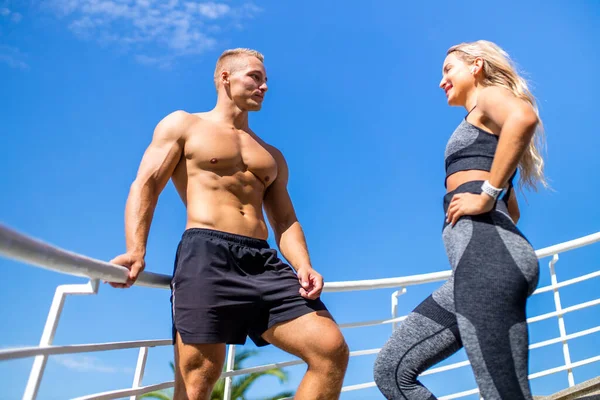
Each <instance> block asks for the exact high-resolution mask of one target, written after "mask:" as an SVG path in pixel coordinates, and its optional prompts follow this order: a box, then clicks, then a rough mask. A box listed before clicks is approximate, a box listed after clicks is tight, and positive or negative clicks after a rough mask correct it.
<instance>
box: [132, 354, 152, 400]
mask: <svg viewBox="0 0 600 400" xmlns="http://www.w3.org/2000/svg"><path fill="white" fill-rule="evenodd" d="M147 359H148V348H147V347H140V352H139V353H138V360H137V365H136V366H135V375H134V376H133V386H132V389H136V388H139V387H140V386H142V380H143V379H144V371H145V369H146V360H147ZM136 399H137V396H136V395H133V396H131V397H129V400H136Z"/></svg>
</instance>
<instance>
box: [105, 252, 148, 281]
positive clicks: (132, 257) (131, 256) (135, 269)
mask: <svg viewBox="0 0 600 400" xmlns="http://www.w3.org/2000/svg"><path fill="white" fill-rule="evenodd" d="M110 263H111V264H115V265H122V266H123V267H125V268H127V269H128V270H129V276H128V277H127V282H125V283H116V282H108V283H109V284H110V286H112V287H114V288H128V287H131V285H133V284H134V282H135V281H136V279H137V278H138V276H139V275H140V273H141V272H142V271H143V270H144V268H145V267H146V262H145V261H144V256H143V255H139V254H136V253H125V254H121V255H119V256H117V257H115V258H113V259H112V260H110Z"/></svg>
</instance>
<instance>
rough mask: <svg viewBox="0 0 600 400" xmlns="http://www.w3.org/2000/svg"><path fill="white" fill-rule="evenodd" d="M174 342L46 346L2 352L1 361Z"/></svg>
mask: <svg viewBox="0 0 600 400" xmlns="http://www.w3.org/2000/svg"><path fill="white" fill-rule="evenodd" d="M172 343H173V342H172V340H170V339H161V340H138V341H132V342H112V343H95V344H72V345H66V346H44V347H39V346H35V347H33V346H32V347H21V348H15V349H4V350H0V361H3V360H12V359H16V358H25V357H33V356H40V355H46V356H49V355H57V354H75V353H91V352H95V351H106V350H123V349H135V348H140V347H159V346H170V345H172Z"/></svg>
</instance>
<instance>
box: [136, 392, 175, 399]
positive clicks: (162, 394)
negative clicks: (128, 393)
mask: <svg viewBox="0 0 600 400" xmlns="http://www.w3.org/2000/svg"><path fill="white" fill-rule="evenodd" d="M139 398H140V399H158V400H171V399H173V396H171V395H169V394H167V393H165V392H150V393H144V394H142V395H141V396H139Z"/></svg>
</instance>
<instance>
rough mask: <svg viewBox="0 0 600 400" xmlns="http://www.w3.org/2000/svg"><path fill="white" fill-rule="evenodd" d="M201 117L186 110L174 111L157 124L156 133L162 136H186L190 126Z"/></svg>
mask: <svg viewBox="0 0 600 400" xmlns="http://www.w3.org/2000/svg"><path fill="white" fill-rule="evenodd" d="M200 121H201V118H200V117H199V116H198V115H196V114H192V113H189V112H187V111H184V110H177V111H173V112H172V113H170V114H168V115H167V116H165V117H164V118H163V119H162V120H160V122H159V123H158V124H157V125H156V133H157V134H159V135H161V136H177V137H184V136H185V134H186V133H187V131H188V130H189V128H190V127H191V126H192V125H194V124H196V123H198V122H200Z"/></svg>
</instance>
